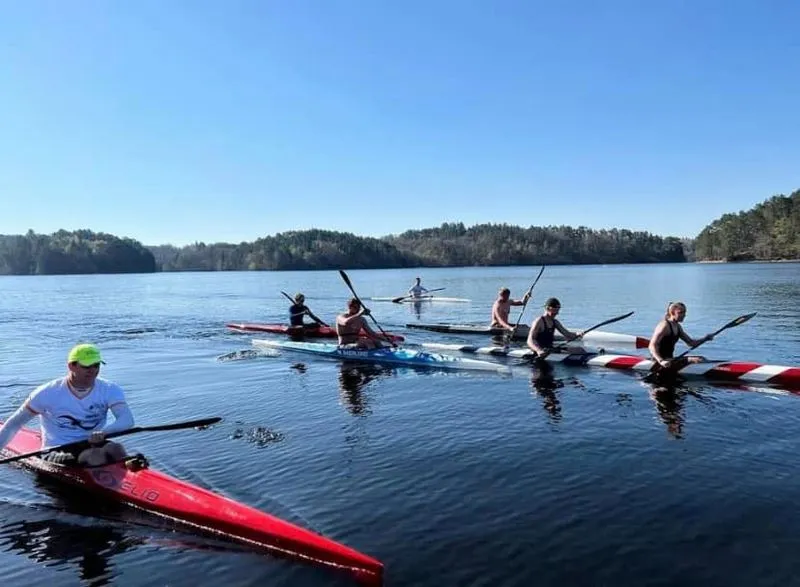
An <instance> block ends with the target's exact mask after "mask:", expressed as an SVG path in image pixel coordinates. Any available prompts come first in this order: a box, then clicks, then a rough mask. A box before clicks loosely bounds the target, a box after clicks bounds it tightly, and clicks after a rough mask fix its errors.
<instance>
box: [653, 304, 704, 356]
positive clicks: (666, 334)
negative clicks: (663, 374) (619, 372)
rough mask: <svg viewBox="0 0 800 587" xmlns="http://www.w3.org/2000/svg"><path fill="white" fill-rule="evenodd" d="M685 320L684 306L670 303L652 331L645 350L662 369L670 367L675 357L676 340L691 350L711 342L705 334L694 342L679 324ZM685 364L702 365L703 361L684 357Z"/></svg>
mask: <svg viewBox="0 0 800 587" xmlns="http://www.w3.org/2000/svg"><path fill="white" fill-rule="evenodd" d="M684 318H686V304H684V303H683V302H670V303H669V305H668V306H667V312H666V314H664V318H663V319H662V320H661V321H660V322H659V323H658V325H657V326H656V329H655V330H654V331H653V336H651V337H650V345H649V346H648V347H647V349H648V350H649V351H650V355H651V356H652V357H653V360H654V361H655V362H656V363H658V364H659V365H661V366H662V367H665V368H667V367H669V366H670V365H672V359H673V357H674V356H675V345H676V344H677V343H678V340H682V341H683V342H685V343H686V344H687V345H689V346H690V347H691V348H694V347H696V346H697V345H699V344H702V343H704V342H707V341H709V340H713V339H714V336H713V335H712V334H707V335H706V336H704V337H703V338H700V339H697V340H695V339H694V338H692V337H691V336H689V335H688V334H686V331H685V330H684V329H683V326H681V322H683V320H684ZM684 359H685V361H686V363H702V362H703V361H705V359H704V358H703V357H699V356H695V357H684Z"/></svg>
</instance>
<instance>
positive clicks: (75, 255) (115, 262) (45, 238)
mask: <svg viewBox="0 0 800 587" xmlns="http://www.w3.org/2000/svg"><path fill="white" fill-rule="evenodd" d="M156 269H157V268H156V261H155V258H154V257H153V253H151V252H150V251H148V250H147V249H146V248H145V247H144V246H142V244H141V243H139V242H138V241H135V240H132V239H129V238H119V237H116V236H114V235H111V234H105V233H102V232H92V231H91V230H76V231H74V232H68V231H66V230H59V231H58V232H55V233H53V234H51V235H44V234H36V233H35V232H33V231H31V230H29V231H28V233H27V234H25V235H0V275H60V274H74V273H152V272H153V271H156Z"/></svg>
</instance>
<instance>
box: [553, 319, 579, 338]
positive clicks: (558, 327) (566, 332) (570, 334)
mask: <svg viewBox="0 0 800 587" xmlns="http://www.w3.org/2000/svg"><path fill="white" fill-rule="evenodd" d="M553 324H555V326H556V330H558V331H559V332H560V333H561V334H562V335H563V336H564V338H566V339H567V341H570V340H575V339H576V338H578V333H577V332H572V331H571V330H568V329H567V328H566V327H565V326H564V325H563V324H561V322H560V321H559V320H558V319H557V318H555V319H553Z"/></svg>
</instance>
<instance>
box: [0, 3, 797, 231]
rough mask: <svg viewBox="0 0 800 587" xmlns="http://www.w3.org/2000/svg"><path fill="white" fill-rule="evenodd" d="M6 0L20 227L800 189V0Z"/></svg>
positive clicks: (722, 205) (3, 46)
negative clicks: (123, 0)
mask: <svg viewBox="0 0 800 587" xmlns="http://www.w3.org/2000/svg"><path fill="white" fill-rule="evenodd" d="M0 2H1V4H0V5H1V6H2V17H0V198H2V201H1V202H0V233H5V234H18V233H24V232H25V231H27V230H28V229H29V228H32V229H33V230H35V231H37V232H45V233H47V232H52V231H54V230H57V229H59V228H66V229H69V230H72V229H76V228H90V229H92V230H97V231H105V232H110V233H113V234H117V235H119V236H130V237H132V238H136V239H138V240H140V241H142V242H143V243H144V244H150V245H152V244H161V243H174V244H187V243H190V242H194V241H205V242H218V241H228V242H238V241H241V240H253V239H255V238H258V237H260V236H265V235H268V234H274V233H276V232H281V231H286V230H297V229H305V228H312V227H314V228H326V229H332V230H343V231H350V232H354V233H356V234H360V235H371V236H380V235H385V234H389V233H397V232H400V231H403V230H405V229H408V228H422V227H429V226H436V225H439V224H440V223H442V222H455V221H462V222H464V223H466V224H467V225H472V224H476V223H481V222H508V223H512V224H519V225H523V226H528V225H531V224H533V225H549V224H569V225H573V226H578V225H585V226H590V227H593V228H611V227H626V228H631V229H635V230H649V231H652V232H655V233H657V234H663V235H676V236H694V235H695V234H696V233H697V232H698V231H699V230H700V229H702V227H703V226H705V225H706V224H707V223H709V222H710V221H712V220H713V219H715V218H716V217H718V216H720V215H721V214H723V213H725V212H729V211H733V212H736V211H739V210H742V209H748V208H750V207H752V206H753V205H754V204H756V203H757V202H760V201H762V200H764V199H766V198H767V197H769V196H771V195H774V194H777V193H787V194H788V193H789V192H791V191H792V190H794V189H797V188H800V32H798V23H800V2H798V1H797V0H680V1H679V0H665V1H663V2H645V1H642V0H605V1H601V0H592V1H581V2H579V1H566V0H565V1H564V2H560V1H552V0H549V1H547V2H544V1H533V0H529V1H513V0H506V1H504V0H497V1H491V2H490V1H488V0H485V1H475V2H466V1H463V0H457V1H456V0H447V1H436V0H424V1H422V0H404V1H402V2H387V1H380V0H357V1H356V0H318V1H307V0H280V1H279V0H273V1H267V0H260V1H257V0H253V1H247V2H241V1H223V0H219V1H217V2H205V1H198V0H192V1H180V0H137V1H135V2H122V1H114V0H84V1H77V2H64V1H60V0H52V1H49V2H42V1H38V0H26V1H20V2H14V1H12V0H0Z"/></svg>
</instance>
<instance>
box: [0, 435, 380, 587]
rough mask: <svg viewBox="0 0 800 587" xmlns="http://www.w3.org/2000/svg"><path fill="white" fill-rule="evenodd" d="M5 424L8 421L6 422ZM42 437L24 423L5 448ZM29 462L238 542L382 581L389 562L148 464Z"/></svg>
mask: <svg viewBox="0 0 800 587" xmlns="http://www.w3.org/2000/svg"><path fill="white" fill-rule="evenodd" d="M0 424H2V422H0ZM41 444H42V441H41V436H40V434H39V433H38V432H36V431H34V430H31V429H29V428H23V429H22V430H21V431H20V432H18V433H17V435H16V436H15V437H14V438H13V439H12V440H11V442H10V443H9V444H8V446H7V447H6V448H5V451H4V452H5V453H6V455H7V456H15V455H18V454H24V453H28V452H33V451H36V450H39V449H40V448H41ZM20 464H22V465H23V466H25V467H27V468H30V469H33V470H35V471H38V472H39V473H41V474H44V475H47V476H48V477H52V478H54V479H56V480H58V481H61V482H64V483H67V484H69V485H73V486H77V487H79V488H81V489H85V490H86V491H89V492H91V493H93V494H95V495H99V496H101V497H104V498H107V499H111V500H114V501H118V502H122V503H125V504H128V505H130V506H133V507H136V508H139V509H142V510H145V511H147V512H150V513H153V514H156V515H159V516H161V517H164V518H167V519H170V520H173V521H175V522H178V523H180V524H182V525H184V526H188V527H191V528H196V529H200V530H202V531H205V532H208V533H211V534H215V535H217V536H221V537H224V538H228V539H232V540H235V541H237V542H241V543H245V544H250V545H252V546H256V547H262V548H264V549H266V550H269V551H273V552H276V553H281V554H285V555H289V556H291V557H299V558H302V559H306V560H309V561H312V562H316V563H321V564H324V565H327V566H330V567H336V568H340V569H345V570H348V571H350V572H352V573H354V574H355V575H356V576H357V577H359V578H362V579H365V580H367V579H369V580H370V581H372V580H375V581H376V582H379V581H381V580H382V576H383V564H382V563H381V562H380V561H378V560H376V559H374V558H372V557H369V556H367V555H365V554H362V553H360V552H358V551H356V550H354V549H352V548H350V547H348V546H344V545H343V544H340V543H338V542H335V541H333V540H331V539H329V538H325V537H324V536H321V535H319V534H317V533H315V532H312V531H310V530H306V529H304V528H301V527H299V526H295V525H294V524H290V523H289V522H285V521H283V520H281V519H279V518H276V517H274V516H271V515H269V514H267V513H265V512H262V511H259V510H257V509H255V508H252V507H249V506H246V505H244V504H241V503H238V502H236V501H234V500H232V499H229V498H227V497H223V496H221V495H218V494H216V493H213V492H211V491H208V490H206V489H202V488H200V487H197V486H195V485H191V484H190V483H186V482H184V481H180V480H178V479H175V478H174V477H170V476H169V475H165V474H164V473H159V472H157V471H153V470H151V469H149V468H144V469H141V470H139V471H129V470H128V469H126V468H125V466H124V465H123V464H121V463H116V464H112V465H107V466H104V467H96V468H91V469H88V468H87V469H84V468H76V467H64V466H61V465H56V464H53V463H50V462H47V461H44V460H42V459H39V458H29V459H26V460H24V461H20Z"/></svg>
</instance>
